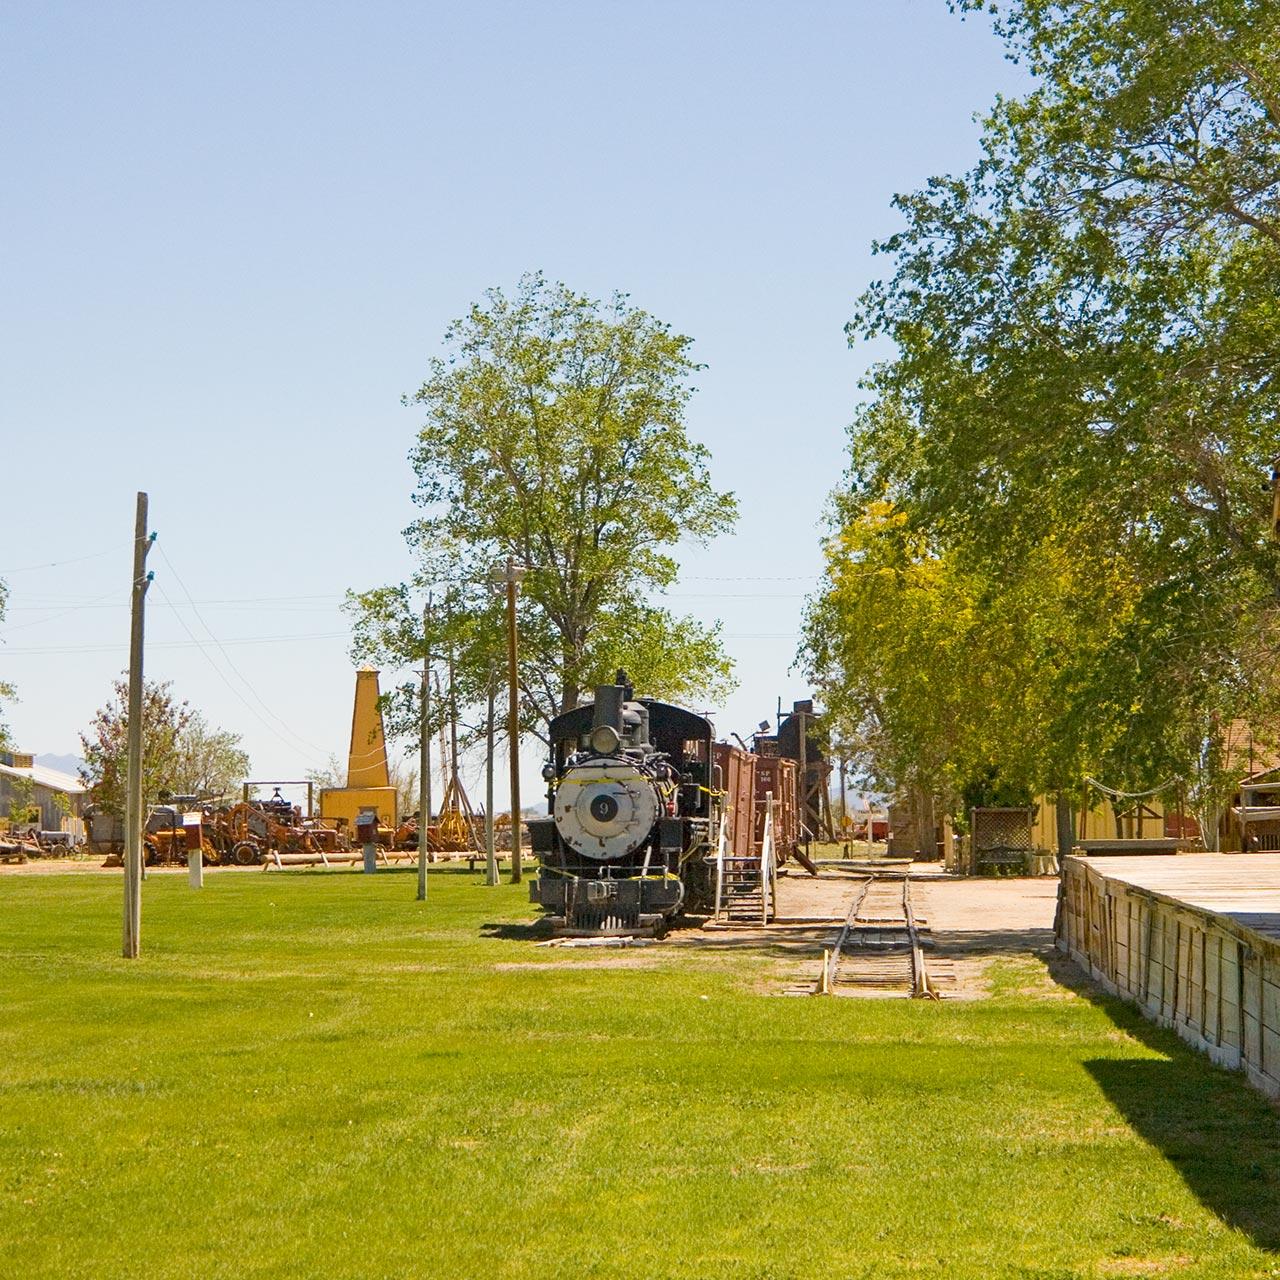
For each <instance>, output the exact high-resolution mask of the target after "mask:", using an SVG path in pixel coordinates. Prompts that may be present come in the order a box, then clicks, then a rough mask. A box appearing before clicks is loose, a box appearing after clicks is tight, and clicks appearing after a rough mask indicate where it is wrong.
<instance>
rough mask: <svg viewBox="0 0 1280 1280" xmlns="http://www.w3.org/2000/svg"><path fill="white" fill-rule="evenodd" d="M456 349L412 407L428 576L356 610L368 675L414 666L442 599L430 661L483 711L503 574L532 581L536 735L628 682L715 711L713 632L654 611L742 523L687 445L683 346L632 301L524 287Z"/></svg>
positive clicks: (524, 668)
mask: <svg viewBox="0 0 1280 1280" xmlns="http://www.w3.org/2000/svg"><path fill="white" fill-rule="evenodd" d="M446 345H447V347H448V354H447V355H446V356H444V357H441V358H438V359H436V360H434V361H432V363H431V366H430V369H429V373H428V377H427V379H426V381H425V382H424V383H423V385H422V386H421V388H420V389H419V390H418V391H417V392H416V393H415V394H414V395H413V396H411V397H407V398H406V403H408V404H410V405H412V406H414V407H416V408H419V409H421V410H422V411H423V413H424V423H423V426H422V428H421V430H420V432H419V436H418V444H417V447H416V448H415V450H414V452H413V454H412V461H413V466H414V470H415V472H416V475H417V481H418V483H417V490H416V493H415V498H416V500H417V502H418V503H419V504H420V505H421V507H422V509H423V515H422V517H421V519H419V520H418V521H417V522H416V523H415V524H414V525H413V526H412V527H411V528H410V529H409V530H408V531H407V537H408V539H409V541H410V544H411V546H412V547H413V548H414V549H415V551H416V553H417V554H418V557H419V570H418V573H417V574H416V576H415V579H414V581H413V582H412V583H410V584H405V585H403V586H400V587H393V588H382V589H377V590H374V591H370V592H362V593H356V594H354V595H353V596H352V606H353V612H354V616H355V623H356V645H355V648H356V652H357V653H358V655H359V656H360V657H362V658H371V659H375V660H378V661H381V662H387V661H393V662H394V661H399V662H407V661H416V660H418V659H420V657H421V654H422V651H423V648H424V635H423V628H422V624H421V621H420V612H419V611H420V600H421V597H422V595H423V594H425V592H426V591H427V590H428V589H431V588H433V587H434V588H435V591H436V606H437V607H436V609H435V611H434V613H433V618H434V620H435V621H434V623H433V635H432V637H431V649H432V652H433V654H434V655H436V656H437V658H439V657H442V656H443V655H444V654H445V652H446V651H451V652H452V653H453V655H454V662H455V668H456V670H457V672H458V678H459V679H460V680H462V681H464V682H465V684H466V693H465V695H464V696H466V697H469V698H470V699H472V700H475V699H477V698H478V697H479V696H480V694H481V691H482V690H484V689H485V688H487V686H488V683H489V681H490V678H491V676H490V673H491V671H492V669H493V668H494V665H495V662H496V663H498V664H501V662H502V661H503V660H504V659H503V656H502V655H503V650H502V645H503V634H502V624H501V616H502V615H501V609H500V601H499V600H498V599H497V598H496V597H495V594H494V589H493V587H492V586H491V585H490V582H489V575H490V571H491V569H492V566H493V565H494V564H495V563H499V562H502V561H504V560H505V558H506V557H508V556H510V557H513V558H514V559H516V560H518V561H520V562H521V563H522V564H524V565H526V566H528V572H527V575H526V577H525V579H524V581H523V583H522V584H521V588H520V636H521V652H522V662H521V670H520V682H521V686H522V690H523V694H524V701H525V712H526V719H527V721H528V723H529V724H530V726H531V727H532V728H533V729H535V731H538V732H543V733H544V732H545V725H546V722H547V721H548V720H549V719H550V718H551V717H552V716H554V715H556V714H558V713H559V712H561V711H563V710H565V709H567V708H569V707H572V706H574V705H576V703H577V701H578V699H579V696H580V695H581V694H582V693H583V692H584V691H587V690H589V689H590V688H591V687H592V685H594V684H596V683H598V682H600V681H603V680H605V679H608V678H611V677H612V675H613V672H614V670H615V669H616V668H617V667H619V666H624V667H626V668H627V670H628V671H629V672H630V674H631V676H632V678H633V680H634V682H635V684H636V686H637V688H639V689H642V690H643V691H644V692H645V693H648V694H652V695H655V696H665V697H671V698H679V699H691V698H694V697H698V696H701V697H706V698H712V697H714V696H716V695H717V694H718V693H719V692H721V691H722V690H723V688H724V687H725V685H726V683H727V681H728V677H729V671H730V665H729V661H728V659H727V657H726V656H725V654H724V652H723V650H722V648H721V646H720V643H719V639H718V635H717V630H718V629H717V628H715V627H706V626H703V625H701V624H699V623H698V622H696V621H695V620H693V619H691V618H687V617H680V616H678V615H676V614H673V613H672V612H670V611H669V610H667V609H665V608H664V607H662V605H661V604H660V603H657V602H656V601H655V597H656V596H658V595H659V594H660V593H661V592H662V591H663V590H664V589H665V588H667V587H668V586H670V585H671V584H672V583H673V582H674V581H675V579H676V576H677V572H678V566H677V563H676V560H675V558H674V554H673V553H674V550H675V548H676V546H677V544H678V543H699V542H704V541H706V540H707V539H709V538H711V537H713V536H715V535H716V534H717V533H720V532H722V531H724V530H726V529H728V528H729V527H730V526H731V525H732V523H733V520H734V518H735V514H736V507H735V503H734V500H733V497H732V495H730V494H726V493H722V492H718V491H717V490H716V489H715V488H714V487H713V485H712V483H711V478H710V473H709V457H708V454H707V451H706V449H705V448H703V447H702V446H701V445H699V444H697V443H696V442H695V441H693V440H692V439H691V438H690V436H689V434H688V431H687V429H686V426H685V421H684V415H685V409H686V406H687V404H688V401H689V397H690V395H691V393H692V385H691V379H692V376H693V374H694V373H695V372H696V370H697V368H698V366H697V365H696V364H695V363H694V362H693V359H692V357H691V355H690V345H691V342H690V339H688V338H686V337H684V336H681V335H679V334H676V333H673V332H672V331H671V329H670V328H669V327H668V326H666V325H665V324H662V323H661V322H659V321H658V320H656V319H654V317H653V316H651V315H649V314H647V313H646V312H644V311H642V310H640V309H638V308H636V307H633V306H632V305H631V304H630V303H629V301H628V300H627V298H626V297H625V296H623V295H615V296H614V297H613V298H611V299H610V300H609V301H607V302H603V301H600V300H598V299H594V298H590V297H587V296H584V295H582V294H578V293H574V292H573V291H571V290H570V289H568V288H566V287H565V286H564V285H561V284H551V283H548V282H547V281H546V280H545V279H544V278H543V277H542V276H541V275H531V276H527V277H525V278H524V279H523V280H522V281H521V283H520V286H519V288H518V289H517V290H516V292H515V293H514V295H512V296H510V297H509V296H507V294H505V293H504V292H502V291H501V290H499V289H494V290H491V291H489V292H488V293H487V294H486V295H485V300H484V302H483V303H482V304H478V305H476V306H474V307H473V308H472V309H471V311H470V312H469V313H468V314H467V315H466V316H465V317H464V318H462V319H460V320H458V321H456V322H455V323H454V324H453V325H452V326H451V327H450V328H449V330H448V332H447V334H446ZM405 697H406V698H408V697H409V690H408V688H407V689H406V691H405ZM412 718H413V717H412V712H411V710H410V709H409V708H408V706H407V704H406V718H405V720H406V724H407V723H409V722H411V721H412Z"/></svg>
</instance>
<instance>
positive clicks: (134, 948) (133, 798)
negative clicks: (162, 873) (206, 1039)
mask: <svg viewBox="0 0 1280 1280" xmlns="http://www.w3.org/2000/svg"><path fill="white" fill-rule="evenodd" d="M152 540H153V535H151V534H148V532H147V495H146V494H145V493H140V494H138V509H137V516H136V518H135V520H134V527H133V583H132V587H131V589H130V602H131V607H132V613H131V618H130V625H129V743H128V757H129V764H128V769H129V787H128V792H127V794H126V797H125V809H124V939H123V946H122V948H121V954H122V955H123V956H124V958H125V959H126V960H136V959H137V958H138V952H139V951H140V950H141V947H142V640H143V622H144V619H145V614H146V598H147V584H148V583H149V582H150V581H151V577H152V575H151V574H149V573H148V572H147V552H148V551H150V550H151V543H152Z"/></svg>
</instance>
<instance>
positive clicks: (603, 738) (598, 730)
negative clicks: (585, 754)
mask: <svg viewBox="0 0 1280 1280" xmlns="http://www.w3.org/2000/svg"><path fill="white" fill-rule="evenodd" d="M587 741H588V742H589V743H590V744H591V750H592V751H595V752H597V753H598V754H600V755H602V756H611V755H612V754H613V753H614V752H615V751H617V749H618V743H619V742H620V741H621V739H620V738H619V737H618V731H617V729H615V728H614V727H613V726H612V725H611V724H601V725H597V726H596V727H595V728H594V729H592V730H591V736H590V737H589V738H588V739H587Z"/></svg>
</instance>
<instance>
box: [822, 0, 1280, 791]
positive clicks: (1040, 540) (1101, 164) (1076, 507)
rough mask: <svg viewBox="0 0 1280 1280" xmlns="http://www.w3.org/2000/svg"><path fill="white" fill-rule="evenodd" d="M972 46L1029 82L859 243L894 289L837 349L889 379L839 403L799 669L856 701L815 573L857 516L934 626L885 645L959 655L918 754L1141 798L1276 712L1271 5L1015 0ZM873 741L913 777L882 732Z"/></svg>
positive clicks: (1278, 148) (922, 658)
mask: <svg viewBox="0 0 1280 1280" xmlns="http://www.w3.org/2000/svg"><path fill="white" fill-rule="evenodd" d="M959 7H961V8H965V9H977V8H981V7H982V6H981V5H979V4H963V5H960V6H959ZM996 22H997V30H998V31H999V32H1000V33H1001V34H1002V36H1003V37H1004V39H1005V40H1006V42H1007V44H1008V48H1009V51H1010V54H1011V56H1013V57H1014V58H1015V59H1019V60H1021V61H1023V62H1024V63H1025V65H1026V66H1027V67H1028V68H1029V70H1030V71H1031V72H1032V74H1033V75H1034V77H1035V84H1034V87H1033V89H1032V91H1031V92H1030V93H1029V94H1028V95H1026V96H1025V97H1023V98H1020V99H1017V100H1008V101H999V102H998V103H997V104H996V106H995V108H994V110H993V111H992V113H991V114H990V116H989V117H988V119H987V120H986V122H985V129H984V135H983V141H982V155H981V159H980V161H979V163H978V164H977V165H976V166H975V167H974V169H973V170H971V171H970V172H969V173H968V174H966V175H964V176H962V177H946V178H935V179H933V180H932V181H930V182H929V184H928V185H927V186H926V187H925V188H924V189H922V190H920V191H917V192H915V193H913V194H910V195H906V196H901V197H899V198H898V199H897V201H896V205H897V207H898V209H899V210H900V211H901V213H902V215H903V217H904V220H905V226H904V228H903V229H902V230H901V231H900V232H899V233H898V234H896V235H894V236H892V237H891V238H889V239H888V240H886V241H885V242H883V243H882V244H880V245H878V246H877V249H878V251H879V252H880V253H882V254H884V255H885V256H887V257H888V258H889V259H890V261H891V263H892V266H893V271H892V274H891V275H890V276H889V277H888V278H887V279H886V280H884V281H881V282H878V283H876V284H874V285H873V286H872V287H871V288H870V289H869V290H868V291H867V293H866V294H865V295H864V296H863V298H862V299H861V301H860V304H859V307H858V310H857V313H856V315H855V318H854V320H853V321H852V322H851V324H850V326H849V332H850V336H851V338H856V337H860V336H877V335H883V336H887V337H889V338H890V339H892V340H893V342H894V344H895V346H896V355H895V356H894V358H892V359H890V360H888V361H885V362H883V363H882V364H880V365H878V366H877V367H876V368H875V369H874V370H873V371H872V372H871V374H870V375H869V377H868V379H867V381H866V388H867V391H868V393H869V400H868V403H867V405H866V406H865V407H864V409H863V410H862V412H861V413H860V415H859V417H858V419H857V421H856V423H855V425H854V428H853V432H852V456H851V466H850V471H849V474H848V477H847V482H846V484H845V485H844V486H842V488H841V491H840V493H839V495H838V500H837V503H836V505H835V507H834V515H835V528H836V530H837V539H836V542H835V544H834V545H835V550H834V557H835V559H834V562H833V564H834V568H833V577H832V584H831V587H830V588H829V590H828V592H827V593H826V595H825V596H824V597H823V598H822V599H821V600H820V601H819V602H818V603H817V604H816V606H815V608H814V610H813V611H812V613H811V618H810V629H809V640H808V652H809V654H810V657H811V658H812V659H813V660H814V665H815V669H816V670H818V671H820V673H821V675H822V677H823V679H824V681H825V682H827V683H828V684H829V685H832V686H838V685H839V684H840V683H841V681H844V680H852V681H855V682H856V681H857V680H858V679H859V678H860V673H858V672H856V671H853V670H850V669H848V668H846V667H844V666H843V665H842V664H841V662H840V658H839V654H838V645H837V639H838V637H839V636H840V635H841V634H842V633H843V632H847V631H848V630H849V629H850V628H851V627H852V625H853V624H852V620H851V619H850V618H849V617H848V616H847V615H846V614H845V612H844V601H845V596H846V595H847V592H846V591H845V590H844V589H843V588H842V587H841V564H842V557H848V556H853V557H854V559H855V560H856V559H857V558H858V556H860V555H862V554H863V553H862V552H859V551H856V550H855V551H852V552H850V551H847V550H845V549H842V547H843V545H844V544H842V543H841V541H840V539H841V538H843V537H844V536H845V535H846V534H847V533H848V532H849V530H850V529H851V528H854V529H856V528H857V526H858V524H859V523H860V522H864V521H865V520H867V519H868V518H870V517H872V515H873V513H874V512H875V511H876V510H877V509H878V508H877V504H880V503H887V504H889V505H890V507H891V508H892V510H893V512H894V513H895V516H896V517H898V518H899V519H900V524H899V525H898V526H897V527H896V532H895V533H894V534H893V535H892V538H891V539H890V540H891V541H893V542H894V543H895V546H896V553H897V554H899V555H902V556H906V557H907V558H908V559H909V560H910V561H911V562H912V564H913V566H914V567H913V569H912V570H911V575H910V576H912V577H913V578H914V580H915V581H917V582H919V581H920V580H921V577H922V576H925V577H927V576H934V577H936V578H937V584H936V592H937V593H938V594H937V595H936V596H935V606H936V608H937V609H943V610H944V611H945V614H946V621H947V626H948V630H947V631H946V633H945V635H944V637H943V638H942V640H938V639H937V638H936V637H935V635H934V633H933V631H932V630H931V629H930V628H931V624H929V622H928V617H927V616H926V617H917V616H916V615H915V614H913V613H912V612H911V611H910V610H907V611H906V612H905V614H904V631H905V632H906V634H896V635H894V636H893V637H892V643H893V645H894V646H895V647H896V648H899V649H902V650H904V651H907V652H912V653H914V654H915V655H916V661H918V662H922V663H924V664H926V665H927V666H930V667H933V666H934V664H935V661H936V660H938V659H939V658H940V657H945V655H947V654H948V653H949V652H951V650H950V649H949V648H948V645H959V646H960V652H962V653H963V652H965V651H967V653H968V660H967V661H961V662H958V663H953V664H952V665H951V666H950V667H949V668H948V670H949V675H948V676H947V677H946V679H947V682H948V684H949V688H948V690H947V692H946V700H947V702H948V704H949V705H959V706H960V707H961V708H967V710H965V711H964V713H963V714H959V715H956V716H950V717H949V716H942V717H940V718H939V719H938V721H937V723H938V725H939V730H938V733H937V734H936V735H934V738H933V739H932V741H931V750H932V752H933V754H934V755H937V753H938V750H939V749H941V750H942V752H943V754H944V755H946V756H947V758H948V759H956V758H959V757H962V756H963V755H964V754H965V752H968V754H969V756H970V757H973V758H971V759H970V760H969V761H968V762H967V763H966V765H965V767H966V768H972V767H976V765H977V764H978V763H980V761H981V760H982V759H987V760H988V761H989V762H990V763H991V764H992V765H994V766H996V767H998V768H999V769H1000V770H1001V771H1002V772H1003V773H1005V774H1008V775H1009V776H1017V777H1019V778H1022V779H1025V781H1026V782H1027V784H1028V785H1029V786H1033V787H1040V786H1048V787H1051V788H1055V789H1056V788H1057V787H1062V786H1068V785H1070V782H1071V780H1072V779H1078V778H1079V777H1080V775H1081V773H1082V772H1084V771H1090V772H1095V773H1098V774H1104V775H1105V776H1106V777H1108V778H1110V779H1114V780H1115V784H1116V785H1121V786H1124V785H1126V784H1137V785H1144V784H1145V785H1153V784H1154V783H1155V782H1156V781H1157V780H1159V779H1160V778H1163V777H1167V776H1169V775H1170V774H1173V773H1176V774H1181V775H1184V776H1185V775H1190V774H1192V773H1194V772H1196V771H1197V770H1199V769H1200V767H1201V765H1202V764H1203V760H1204V753H1205V748H1206V742H1207V741H1208V740H1209V739H1212V738H1214V737H1215V735H1217V734H1218V733H1219V731H1220V730H1221V728H1222V727H1223V726H1226V725H1228V724H1230V723H1231V722H1232V721H1233V720H1235V719H1237V718H1239V717H1246V718H1249V717H1265V716H1268V715H1271V714H1274V711H1275V708H1276V705H1277V697H1276V692H1277V691H1276V688H1275V681H1274V680H1273V679H1272V677H1271V674H1270V673H1271V670H1272V669H1273V668H1274V666H1275V661H1274V653H1275V648H1274V633H1275V625H1276V620H1275V597H1276V591H1277V587H1278V586H1280V557H1278V556H1277V553H1276V546H1275V543H1274V542H1273V541H1272V540H1271V539H1270V538H1269V537H1268V531H1269V506H1270V498H1269V495H1268V493H1267V492H1266V485H1265V481H1266V477H1267V475H1268V473H1269V470H1270V467H1271V463H1272V460H1273V459H1274V458H1275V457H1276V455H1277V454H1280V425H1278V424H1280V413H1278V411H1280V403H1277V385H1276V378H1275V373H1276V360H1277V356H1276V353H1277V351H1280V306H1278V305H1277V302H1276V298H1277V297H1278V296H1280V289H1278V286H1280V109H1278V104H1280V10H1277V8H1276V7H1275V6H1274V5H1271V4H1269V3H1259V2H1258V0H1252V2H1250V0H1234V2H1229V0H1182V2H1180V3H1177V4H1173V3H1160V2H1159V0H1151V2H1149V3H1143V4H1138V5H1134V4H1130V3H1124V2H1122V0H1097V2H1093V0H1090V3H1087V4H1086V3H1083V2H1081V0H1077V2H1075V3H1052V4H1051V3H1048V2H1047V0H1018V2H1017V3H1014V4H1013V5H1011V6H1010V7H1009V9H1008V10H1007V12H1003V13H1002V14H1001V15H1000V16H998V18H997V20H996ZM854 542H855V546H856V538H855V540H854ZM873 558H874V557H873ZM944 593H946V594H945V595H944ZM944 598H945V604H944V603H943V601H944ZM902 603H903V602H902V601H900V600H895V601H893V602H892V603H891V604H890V606H889V607H901V606H902ZM863 604H864V607H866V606H865V601H864V602H863ZM968 617H971V618H972V621H973V628H972V631H971V632H969V633H968V637H969V638H968V640H967V641H965V640H964V638H963V637H964V635H965V634H966V632H965V627H964V622H963V620H964V619H965V618H968ZM913 628H915V632H914V634H911V632H912V629H913ZM867 643H874V642H872V641H868V642H867ZM1025 653H1029V654H1030V655H1031V656H1032V657H1033V658H1034V659H1035V662H1034V665H1033V666H1032V667H1031V669H1028V667H1027V664H1026V663H1025V662H1024V661H1023V660H1022V659H1023V655H1024V654H1025ZM859 654H860V656H861V657H863V658H865V657H866V654H865V653H862V651H861V650H860V651H859ZM997 654H998V655H999V657H998V659H997V658H996V656H995V655H997ZM873 656H876V657H884V658H885V662H884V664H882V665H884V666H885V669H886V670H889V669H890V668H891V666H892V664H890V663H889V662H888V657H889V656H891V655H882V654H881V653H880V651H879V650H876V651H875V654H874V655H873ZM871 665H872V667H875V666H876V665H877V663H875V662H873V663H872V664H871ZM1001 670H1004V671H1005V672H1006V678H1005V679H1003V680H1000V679H997V678H993V674H994V675H998V673H999V672H1000V671H1001ZM900 675H901V673H900V672H899V676H900ZM893 678H895V679H896V678H898V676H894V677H893ZM882 692H883V691H882ZM993 722H994V723H997V724H1021V726H1022V728H1023V734H1024V735H1025V740H1024V741H1023V742H1021V743H1020V742H1019V740H1018V739H1017V738H1016V737H1015V738H1014V739H1013V740H1011V741H1007V742H1001V741H998V740H995V739H994V738H993V737H992V736H991V725H992V723H993ZM882 729H883V731H884V732H885V733H887V734H889V735H890V736H891V737H893V738H894V739H895V743H896V750H897V755H896V756H895V757H893V758H895V759H900V760H901V761H903V762H905V761H915V762H916V763H917V764H921V765H923V764H924V763H925V762H926V760H927V758H928V753H926V752H924V750H923V748H922V746H921V744H920V743H919V742H918V741H917V738H916V735H915V730H914V729H913V728H912V727H911V726H910V725H906V724H903V723H901V722H900V721H899V720H898V719H896V718H891V720H890V721H889V722H886V723H885V724H883V725H882ZM961 740H963V741H961ZM979 744H980V745H979Z"/></svg>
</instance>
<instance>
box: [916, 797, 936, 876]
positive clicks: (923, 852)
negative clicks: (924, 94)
mask: <svg viewBox="0 0 1280 1280" xmlns="http://www.w3.org/2000/svg"><path fill="white" fill-rule="evenodd" d="M917 794H918V796H919V801H918V805H917V809H916V812H917V813H918V815H919V817H918V819H917V821H918V830H917V832H916V839H917V840H918V842H919V844H920V857H921V858H922V859H923V860H924V861H926V862H933V861H935V860H936V858H937V856H938V833H937V830H936V829H935V825H934V816H933V792H932V791H931V790H930V789H929V788H928V787H920V788H919V790H918V792H917Z"/></svg>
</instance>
